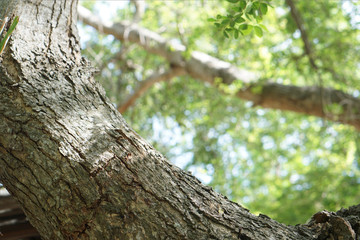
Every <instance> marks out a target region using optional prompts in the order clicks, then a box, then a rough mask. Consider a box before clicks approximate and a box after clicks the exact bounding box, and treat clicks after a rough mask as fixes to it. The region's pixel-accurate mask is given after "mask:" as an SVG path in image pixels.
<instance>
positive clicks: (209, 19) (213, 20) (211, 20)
mask: <svg viewBox="0 0 360 240" xmlns="http://www.w3.org/2000/svg"><path fill="white" fill-rule="evenodd" d="M207 20H208V21H209V22H215V21H216V19H215V18H208V19H207Z"/></svg>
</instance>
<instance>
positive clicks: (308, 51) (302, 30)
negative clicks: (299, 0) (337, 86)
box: [286, 0, 318, 70]
mask: <svg viewBox="0 0 360 240" xmlns="http://www.w3.org/2000/svg"><path fill="white" fill-rule="evenodd" d="M286 4H287V5H288V6H289V7H290V13H291V16H292V17H293V19H294V21H295V23H296V26H297V27H298V29H299V30H300V33H301V39H302V41H303V43H304V51H305V53H306V55H307V56H308V57H309V61H310V64H311V67H313V68H314V69H315V70H317V69H318V67H317V65H316V64H315V60H314V53H313V51H312V47H311V44H310V41H309V38H308V35H307V32H306V30H305V26H304V23H303V21H302V19H301V16H300V13H299V11H298V10H297V8H296V6H295V4H294V2H293V1H292V0H286Z"/></svg>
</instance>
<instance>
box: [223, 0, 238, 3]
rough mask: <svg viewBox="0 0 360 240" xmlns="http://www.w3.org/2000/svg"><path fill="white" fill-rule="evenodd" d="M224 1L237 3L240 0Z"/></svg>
mask: <svg viewBox="0 0 360 240" xmlns="http://www.w3.org/2000/svg"><path fill="white" fill-rule="evenodd" d="M226 1H228V2H231V3H237V2H238V1H240V0H226Z"/></svg>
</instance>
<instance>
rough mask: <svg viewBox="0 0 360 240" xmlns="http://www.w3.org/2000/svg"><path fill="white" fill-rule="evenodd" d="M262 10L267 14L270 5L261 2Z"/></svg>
mask: <svg viewBox="0 0 360 240" xmlns="http://www.w3.org/2000/svg"><path fill="white" fill-rule="evenodd" d="M260 10H261V13H262V14H264V15H265V14H266V13H267V11H268V5H267V4H266V3H260Z"/></svg>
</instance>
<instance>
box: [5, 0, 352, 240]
mask: <svg viewBox="0 0 360 240" xmlns="http://www.w3.org/2000/svg"><path fill="white" fill-rule="evenodd" d="M1 5H6V6H7V9H8V15H9V16H10V14H9V13H13V14H14V15H18V16H20V22H19V24H18V27H17V28H16V30H15V33H14V34H13V36H12V39H11V41H10V43H9V46H7V47H6V49H5V51H4V52H3V54H2V60H1V65H0V71H1V75H0V76H1V77H0V153H1V154H0V179H1V182H2V183H3V184H4V185H5V187H6V188H7V189H8V191H9V192H10V193H11V194H12V195H13V196H15V197H16V198H17V199H18V201H19V202H20V204H21V205H22V207H23V210H24V212H25V213H26V215H27V216H28V218H29V219H30V221H31V223H32V224H33V225H34V226H35V227H36V228H37V229H38V231H39V233H40V234H41V235H42V237H43V238H44V239H51V240H54V239H315V237H316V236H317V235H316V234H315V233H316V230H317V229H318V228H316V227H312V228H310V227H309V226H297V227H292V226H285V225H283V224H280V223H277V222H275V221H273V220H271V219H269V218H267V217H266V216H264V215H261V216H259V217H257V216H254V215H253V214H251V213H249V212H248V210H246V209H244V208H243V207H241V206H239V205H238V204H236V203H234V202H231V201H229V200H227V199H226V197H224V196H222V195H220V194H218V193H216V192H214V191H213V190H212V189H211V188H209V187H206V186H203V185H202V184H201V183H200V182H199V181H198V180H197V179H196V178H194V177H193V176H191V175H190V174H189V173H186V172H184V171H182V170H180V169H179V168H177V167H175V166H173V165H172V164H171V163H169V162H168V161H167V160H166V159H165V158H164V157H163V156H162V155H161V154H160V153H158V152H157V151H156V150H155V149H153V147H152V146H150V145H149V144H148V143H147V142H146V141H145V140H143V139H142V138H141V137H140V136H139V135H137V134H136V133H135V132H134V131H133V130H132V129H131V128H130V127H129V126H128V125H127V124H126V123H125V121H124V119H123V118H122V117H121V115H120V114H119V112H118V111H117V110H116V109H115V108H114V107H113V106H112V104H111V103H110V102H109V101H108V100H107V98H106V97H105V93H104V91H103V89H102V88H101V87H100V86H99V85H98V84H97V83H96V82H95V81H94V79H93V77H92V75H93V72H94V71H93V69H92V68H91V66H90V64H89V63H88V62H87V61H86V60H85V59H83V58H82V57H81V55H80V48H79V37H78V34H77V29H76V25H75V24H76V20H77V17H76V12H77V11H76V7H77V1H66V0H62V1H35V0H34V1H9V0H2V1H1ZM3 15H4V14H3ZM324 214H325V213H324ZM325 215H326V214H325ZM322 216H323V215H321V216H320V217H321V219H326V217H322ZM328 219H331V218H330V217H329V218H328ZM323 222H325V220H324V221H323ZM323 222H319V221H318V222H316V224H321V223H323ZM327 222H328V221H327ZM324 224H325V223H324ZM350 229H351V227H350Z"/></svg>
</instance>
